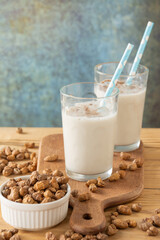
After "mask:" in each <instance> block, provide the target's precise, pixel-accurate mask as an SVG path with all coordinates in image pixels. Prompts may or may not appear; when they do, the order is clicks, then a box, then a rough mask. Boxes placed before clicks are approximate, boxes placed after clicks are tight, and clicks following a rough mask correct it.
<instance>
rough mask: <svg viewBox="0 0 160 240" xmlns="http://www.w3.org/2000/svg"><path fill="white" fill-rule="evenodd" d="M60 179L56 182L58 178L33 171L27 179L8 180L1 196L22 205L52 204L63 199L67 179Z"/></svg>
mask: <svg viewBox="0 0 160 240" xmlns="http://www.w3.org/2000/svg"><path fill="white" fill-rule="evenodd" d="M62 177H63V181H60V182H58V180H57V179H58V178H59V177H55V176H52V175H46V174H40V173H39V172H38V171H34V172H33V173H32V174H31V176H30V178H29V179H25V180H22V179H20V178H19V179H10V180H9V181H8V182H7V184H6V185H5V187H4V189H3V190H2V194H3V196H4V197H6V198H7V199H8V200H11V201H16V202H19V203H24V204H35V203H46V202H52V201H55V200H58V199H60V198H62V197H64V196H65V194H66V192H67V182H68V177H65V176H62ZM64 182H65V183H64ZM62 188H63V189H62ZM86 198H87V196H86ZM86 200H87V199H86ZM84 201H85V200H84Z"/></svg>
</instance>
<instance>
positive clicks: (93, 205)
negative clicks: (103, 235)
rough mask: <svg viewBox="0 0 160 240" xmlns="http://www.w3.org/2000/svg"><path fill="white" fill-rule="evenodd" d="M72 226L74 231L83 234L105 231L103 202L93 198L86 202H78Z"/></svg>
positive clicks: (75, 206)
mask: <svg viewBox="0 0 160 240" xmlns="http://www.w3.org/2000/svg"><path fill="white" fill-rule="evenodd" d="M70 226H71V228H72V230H74V231H75V232H79V233H82V234H96V233H98V232H101V231H104V229H105V227H106V217H105V215H104V207H103V206H102V204H101V202H100V201H99V200H96V199H93V198H92V199H90V200H89V201H86V202H79V201H78V200H77V201H76V202H75V204H74V208H73V211H72V215H71V217H70Z"/></svg>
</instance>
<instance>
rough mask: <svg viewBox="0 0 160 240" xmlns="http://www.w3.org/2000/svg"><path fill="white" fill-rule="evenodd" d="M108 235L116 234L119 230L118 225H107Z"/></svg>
mask: <svg viewBox="0 0 160 240" xmlns="http://www.w3.org/2000/svg"><path fill="white" fill-rule="evenodd" d="M106 232H107V235H108V236H112V235H114V234H116V233H117V232H118V229H117V228H116V226H115V225H114V224H110V225H109V226H108V227H107V231H106Z"/></svg>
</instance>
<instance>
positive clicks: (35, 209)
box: [0, 176, 71, 231]
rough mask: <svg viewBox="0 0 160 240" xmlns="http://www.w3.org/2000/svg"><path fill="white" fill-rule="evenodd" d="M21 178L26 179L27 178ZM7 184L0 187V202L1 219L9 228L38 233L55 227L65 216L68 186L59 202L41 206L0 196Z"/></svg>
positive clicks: (69, 190)
mask: <svg viewBox="0 0 160 240" xmlns="http://www.w3.org/2000/svg"><path fill="white" fill-rule="evenodd" d="M21 178H22V179H27V178H29V176H24V177H21ZM7 182H8V181H7ZM7 182H5V183H3V184H2V185H1V187H0V201H1V212H2V217H3V219H4V221H5V222H7V223H8V224H10V225H11V226H13V227H15V228H17V229H23V230H28V231H38V230H42V229H45V228H50V227H53V226H55V225H57V224H58V223H60V222H62V221H63V220H64V219H65V217H66V216H67V212H68V203H69V196H70V192H71V188H70V186H69V185H68V189H67V193H66V195H65V196H64V197H63V198H61V199H59V200H56V201H54V202H49V203H42V204H23V203H16V202H12V201H10V200H8V199H7V198H5V197H4V196H3V195H2V190H3V188H4V186H5V185H6V183H7Z"/></svg>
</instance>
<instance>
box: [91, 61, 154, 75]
mask: <svg viewBox="0 0 160 240" xmlns="http://www.w3.org/2000/svg"><path fill="white" fill-rule="evenodd" d="M111 63H117V64H118V63H119V62H103V63H98V64H97V65H95V67H94V71H96V72H97V73H99V74H100V75H105V76H109V77H111V76H113V74H108V73H105V72H102V71H100V70H98V67H99V66H102V65H107V64H108V65H109V64H111ZM127 64H133V63H131V62H127V63H126V65H127ZM139 67H142V68H143V69H144V72H142V73H136V74H135V75H132V76H131V75H127V74H123V75H120V77H122V78H128V77H132V78H136V77H137V76H142V75H144V74H146V73H148V72H149V69H148V68H147V67H146V66H144V65H142V64H139ZM139 67H138V68H139Z"/></svg>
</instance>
